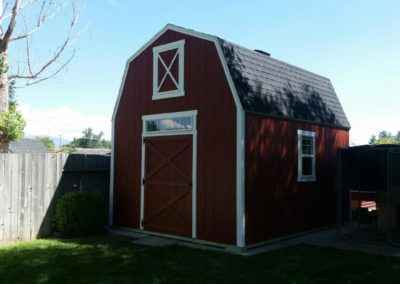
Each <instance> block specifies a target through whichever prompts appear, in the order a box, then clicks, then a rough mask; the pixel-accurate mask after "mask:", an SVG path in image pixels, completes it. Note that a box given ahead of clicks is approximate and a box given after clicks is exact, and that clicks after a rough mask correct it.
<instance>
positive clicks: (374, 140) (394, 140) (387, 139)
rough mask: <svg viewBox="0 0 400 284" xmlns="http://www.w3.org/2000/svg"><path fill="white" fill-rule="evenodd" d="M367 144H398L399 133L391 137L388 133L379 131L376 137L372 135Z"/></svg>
mask: <svg viewBox="0 0 400 284" xmlns="http://www.w3.org/2000/svg"><path fill="white" fill-rule="evenodd" d="M369 144H400V131H399V132H397V134H395V135H393V134H392V133H390V132H388V131H381V132H379V133H378V135H372V136H371V138H370V139H369Z"/></svg>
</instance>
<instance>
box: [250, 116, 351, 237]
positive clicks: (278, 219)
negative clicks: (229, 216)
mask: <svg viewBox="0 0 400 284" xmlns="http://www.w3.org/2000/svg"><path fill="white" fill-rule="evenodd" d="M298 129H303V130H311V131H315V132H316V153H317V156H316V175H317V181H316V182H297V158H298V157H297V130H298ZM348 143H349V135H348V131H347V130H340V129H333V128H328V127H322V126H317V125H311V124H307V123H300V122H293V121H286V120H278V119H274V118H266V117H261V116H256V115H249V114H248V115H247V116H246V244H254V243H257V242H262V241H265V240H268V239H271V238H275V237H281V236H284V235H288V234H292V233H297V232H301V231H305V230H309V229H313V228H318V227H321V226H324V225H329V224H333V223H334V222H335V214H336V211H335V210H336V207H335V204H336V197H335V193H334V190H335V177H336V176H335V175H336V171H335V170H336V157H337V150H338V149H339V148H341V147H346V146H348Z"/></svg>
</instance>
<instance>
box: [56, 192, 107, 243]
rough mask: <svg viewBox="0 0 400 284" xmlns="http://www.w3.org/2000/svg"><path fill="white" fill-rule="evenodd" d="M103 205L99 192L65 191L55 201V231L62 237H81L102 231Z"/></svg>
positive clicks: (104, 217)
mask: <svg viewBox="0 0 400 284" xmlns="http://www.w3.org/2000/svg"><path fill="white" fill-rule="evenodd" d="M104 205H105V204H104V200H103V198H102V197H101V196H100V195H99V194H95V193H87V192H70V193H66V194H65V195H64V196H63V197H61V198H60V199H59V200H58V202H57V203H56V208H55V214H54V225H55V230H56V232H57V233H59V234H61V235H62V236H64V237H82V236H87V235H90V234H95V233H100V232H102V231H103V228H104V225H105V222H106V211H105V206H104Z"/></svg>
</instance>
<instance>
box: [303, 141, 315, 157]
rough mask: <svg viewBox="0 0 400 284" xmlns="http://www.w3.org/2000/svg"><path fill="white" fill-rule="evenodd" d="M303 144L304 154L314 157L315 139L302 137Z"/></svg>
mask: <svg viewBox="0 0 400 284" xmlns="http://www.w3.org/2000/svg"><path fill="white" fill-rule="evenodd" d="M301 142H302V143H301V149H302V153H303V154H306V155H313V154H314V149H313V146H314V144H313V137H309V136H302V139H301Z"/></svg>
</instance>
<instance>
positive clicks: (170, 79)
mask: <svg viewBox="0 0 400 284" xmlns="http://www.w3.org/2000/svg"><path fill="white" fill-rule="evenodd" d="M184 47H185V41H184V40H180V41H176V42H171V43H168V44H164V45H159V46H156V47H154V48H153V100H160V99H167V98H173V97H181V96H184V95H185V92H184Z"/></svg>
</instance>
